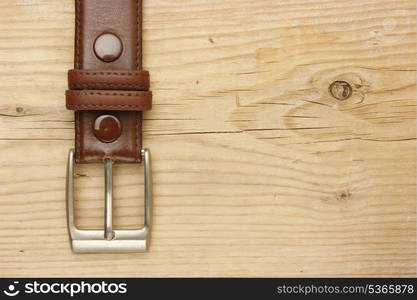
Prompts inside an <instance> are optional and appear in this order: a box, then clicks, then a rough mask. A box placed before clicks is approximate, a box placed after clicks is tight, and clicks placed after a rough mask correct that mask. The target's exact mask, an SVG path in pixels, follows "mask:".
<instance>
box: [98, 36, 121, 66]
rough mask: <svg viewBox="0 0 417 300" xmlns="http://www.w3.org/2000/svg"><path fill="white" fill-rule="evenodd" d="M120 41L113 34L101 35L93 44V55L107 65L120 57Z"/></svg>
mask: <svg viewBox="0 0 417 300" xmlns="http://www.w3.org/2000/svg"><path fill="white" fill-rule="evenodd" d="M122 52H123V44H122V41H121V40H120V39H119V37H118V36H116V35H115V34H113V33H103V34H101V35H100V36H99V37H98V38H96V40H95V42H94V53H95V54H96V56H97V57H98V58H99V59H100V60H102V61H104V62H107V63H110V62H113V61H115V60H116V59H118V58H119V57H120V55H122Z"/></svg>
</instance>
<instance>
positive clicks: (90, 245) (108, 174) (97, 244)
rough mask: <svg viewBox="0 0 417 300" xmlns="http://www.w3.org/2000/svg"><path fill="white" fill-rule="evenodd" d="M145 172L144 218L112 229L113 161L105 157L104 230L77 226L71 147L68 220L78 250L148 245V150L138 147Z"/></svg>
mask: <svg viewBox="0 0 417 300" xmlns="http://www.w3.org/2000/svg"><path fill="white" fill-rule="evenodd" d="M141 154H142V158H143V163H144V176H145V183H144V185H145V222H144V227H143V228H141V229H136V230H114V229H113V161H112V160H111V159H105V160H104V189H105V193H104V214H105V219H104V230H80V229H78V228H77V227H76V226H75V223H74V165H75V160H74V156H75V151H74V150H73V149H71V150H70V151H69V155H68V165H67V186H66V200H67V223H68V232H69V236H70V239H71V246H72V249H73V251H74V252H77V253H98V252H145V251H146V250H147V248H148V247H149V239H150V230H151V214H152V176H151V156H150V155H151V154H150V151H149V150H147V149H144V150H142V151H141Z"/></svg>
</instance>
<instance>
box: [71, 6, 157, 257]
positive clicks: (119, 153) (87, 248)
mask: <svg viewBox="0 0 417 300" xmlns="http://www.w3.org/2000/svg"><path fill="white" fill-rule="evenodd" d="M75 6H76V34H75V68H74V69H73V70H70V71H69V72H68V86H69V90H68V91H66V105H67V108H68V109H70V110H74V111H75V146H76V147H75V150H73V149H72V150H70V152H69V156H68V167H67V184H66V199H67V222H68V231H69V235H70V239H71V245H72V249H73V251H75V252H78V253H91V252H144V251H146V250H147V248H148V246H149V232H150V227H151V207H152V177H151V166H150V161H151V159H150V151H149V150H147V149H143V150H142V112H143V111H145V110H148V109H150V108H151V107H152V93H151V92H150V91H149V73H148V72H147V71H144V70H142V0H75ZM142 160H143V162H144V177H145V180H144V187H145V193H144V199H145V222H144V227H143V228H141V229H135V230H115V229H113V221H112V201H113V200H112V199H113V192H112V178H113V169H112V165H113V163H115V162H123V163H138V162H141V161H142ZM96 162H103V163H104V182H105V185H104V187H105V193H104V195H105V197H104V202H105V204H104V207H105V213H104V214H105V222H104V229H103V230H80V229H78V228H77V227H76V226H75V223H74V167H75V163H96Z"/></svg>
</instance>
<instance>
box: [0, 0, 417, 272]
mask: <svg viewBox="0 0 417 300" xmlns="http://www.w3.org/2000/svg"><path fill="white" fill-rule="evenodd" d="M144 2H145V4H144V6H145V7H144V18H145V21H144V30H145V32H144V51H145V55H144V58H145V59H144V65H145V67H146V69H148V70H149V71H150V72H151V76H152V90H153V92H154V103H155V104H154V109H153V110H152V111H151V112H149V113H146V114H145V122H144V126H145V127H144V144H145V145H146V146H147V147H149V148H150V149H151V150H152V154H153V168H154V183H155V186H154V193H155V207H154V228H153V239H152V246H151V248H150V251H149V252H148V253H146V254H127V255H126V254H122V255H120V254H116V255H114V254H108V255H103V254H101V255H75V254H73V253H72V252H71V250H70V247H69V243H68V236H67V229H66V220H65V198H64V188H65V163H66V158H67V153H68V149H69V148H71V147H73V144H74V141H73V136H74V131H73V126H74V124H73V113H72V112H69V111H66V110H65V107H64V91H65V89H66V70H67V69H70V68H72V65H73V34H74V33H73V30H74V7H73V0H59V1H58V0H10V1H1V3H0V164H1V168H0V178H1V179H0V195H1V196H0V237H1V241H0V276H2V277H6V276H18V277H20V276H93V277H95V276H117V277H120V276H133V277H148V276H156V277H161V276H232V277H241V276H256V277H261V276H268V277H273V276H415V275H416V201H415V199H416V122H415V115H416V102H415V100H416V38H415V34H416V32H415V26H416V4H415V1H413V0H364V1H356V0H344V1H341V0H325V1H317V0H281V1H278V0H257V1H250V0H212V1H204V0H183V1H171V0H152V1H150V0H149V1H146V0H145V1H144ZM335 81H344V82H346V83H347V84H349V86H350V87H351V89H352V94H351V97H349V98H348V99H346V100H339V99H337V98H335V97H334V96H333V95H332V94H331V93H330V90H329V86H330V85H331V84H332V83H333V82H335ZM349 86H347V85H346V84H345V86H341V87H339V90H335V93H334V94H335V96H338V97H339V96H349V95H348V94H349V90H348V89H349ZM343 94H344V95H343ZM141 172H142V169H141V167H140V166H117V168H116V169H115V174H116V178H115V184H116V187H115V189H116V191H115V197H116V204H115V206H116V210H115V214H116V220H115V223H116V225H117V227H118V228H131V227H135V226H139V225H140V224H141V222H142V221H143V213H142V210H143V196H142V184H143V179H142V173H141ZM102 173H103V170H102V166H100V165H92V166H82V167H79V168H78V169H77V179H76V184H77V193H76V195H77V199H78V202H77V210H76V214H77V223H78V224H79V226H80V227H82V228H101V226H102V224H103V219H102V218H103V211H102V210H103V203H102V202H103V200H102V199H103V190H102V188H103V178H102Z"/></svg>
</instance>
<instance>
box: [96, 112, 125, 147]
mask: <svg viewBox="0 0 417 300" xmlns="http://www.w3.org/2000/svg"><path fill="white" fill-rule="evenodd" d="M93 132H94V135H95V137H96V138H97V139H99V140H100V141H102V142H103V143H112V142H114V141H115V140H117V139H118V138H119V137H120V135H121V134H122V124H121V123H120V120H119V119H118V118H116V117H115V116H112V115H102V116H100V117H98V118H97V119H96V120H95V122H94V128H93Z"/></svg>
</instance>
